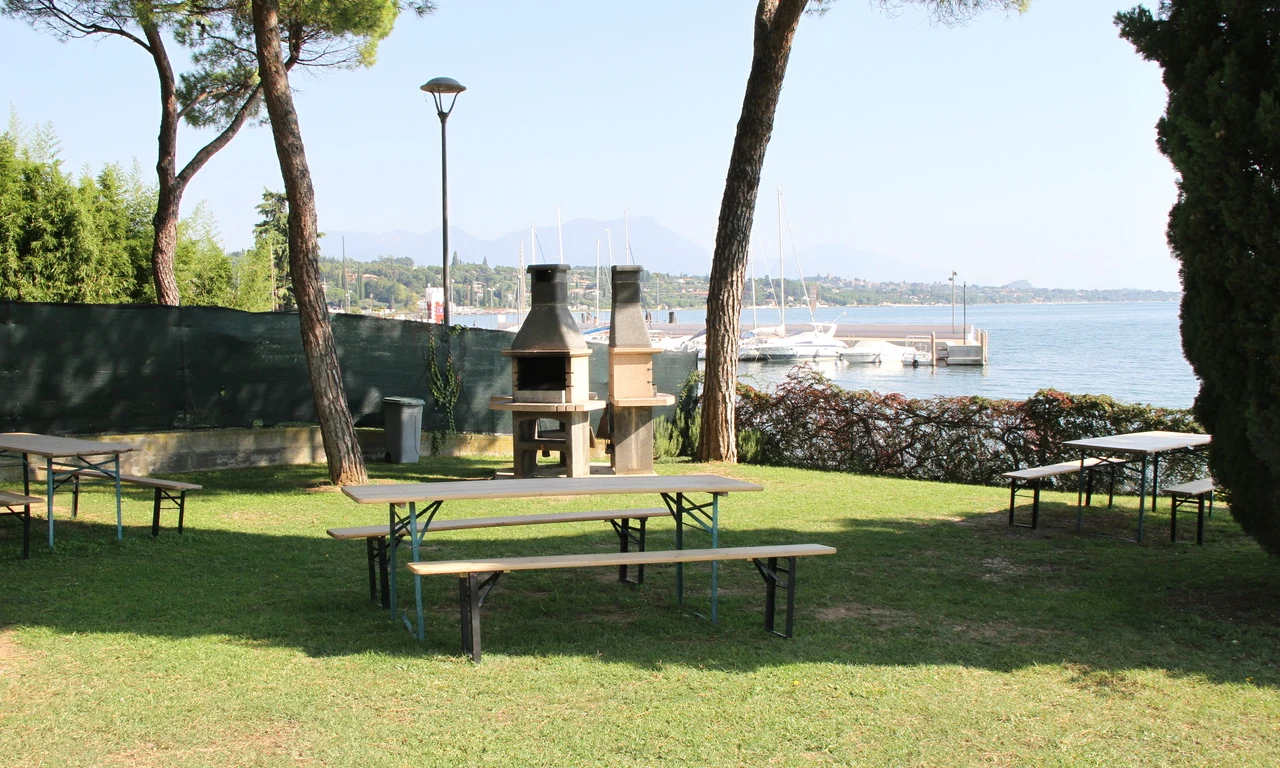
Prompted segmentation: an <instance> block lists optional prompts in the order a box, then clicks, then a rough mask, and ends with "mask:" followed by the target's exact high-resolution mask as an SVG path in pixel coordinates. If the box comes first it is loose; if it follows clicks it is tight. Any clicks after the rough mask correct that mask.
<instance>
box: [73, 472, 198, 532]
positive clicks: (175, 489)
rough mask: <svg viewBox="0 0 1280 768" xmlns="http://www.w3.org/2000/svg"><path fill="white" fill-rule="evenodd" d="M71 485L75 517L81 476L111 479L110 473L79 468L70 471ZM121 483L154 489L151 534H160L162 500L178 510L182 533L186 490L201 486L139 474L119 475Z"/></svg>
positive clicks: (196, 489)
mask: <svg viewBox="0 0 1280 768" xmlns="http://www.w3.org/2000/svg"><path fill="white" fill-rule="evenodd" d="M72 478H73V485H72V490H71V516H72V517H75V516H76V515H77V514H78V513H79V511H80V480H81V478H84V479H88V480H111V479H113V478H112V477H111V475H108V474H107V473H106V472H99V471H98V470H96V469H81V470H77V471H75V472H73V473H72ZM120 482H121V483H130V484H132V485H141V486H145V487H147V488H154V489H156V495H155V504H154V506H153V507H152V513H151V535H152V536H159V535H160V509H161V507H162V506H163V504H164V502H169V503H171V504H173V509H176V510H178V533H179V534H181V533H182V523H183V518H184V517H185V515H186V511H187V491H198V490H200V489H201V488H202V487H203V486H199V485H196V484H195V483H183V482H179V481H177V480H161V479H160V478H157V477H141V476H139V475H126V474H121V475H120Z"/></svg>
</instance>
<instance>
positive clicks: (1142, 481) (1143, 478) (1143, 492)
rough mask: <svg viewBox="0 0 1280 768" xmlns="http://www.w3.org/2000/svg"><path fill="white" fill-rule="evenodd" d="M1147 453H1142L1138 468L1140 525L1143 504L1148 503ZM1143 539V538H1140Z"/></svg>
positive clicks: (1139, 523)
mask: <svg viewBox="0 0 1280 768" xmlns="http://www.w3.org/2000/svg"><path fill="white" fill-rule="evenodd" d="M1148 458H1149V457H1148V456H1147V454H1145V453H1144V454H1142V467H1141V468H1140V469H1139V470H1138V526H1139V530H1141V526H1142V510H1143V509H1144V508H1145V507H1144V506H1143V505H1145V504H1146V503H1147V459H1148ZM1139 541H1141V539H1139Z"/></svg>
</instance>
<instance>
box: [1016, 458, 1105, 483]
mask: <svg viewBox="0 0 1280 768" xmlns="http://www.w3.org/2000/svg"><path fill="white" fill-rule="evenodd" d="M1117 463H1120V464H1123V463H1124V460H1123V459H1114V458H1110V457H1108V458H1099V457H1097V456H1090V457H1089V458H1087V459H1085V460H1084V468H1085V469H1091V468H1093V467H1096V466H1099V465H1101V464H1107V465H1111V464H1117ZM1079 471H1080V462H1079V461H1060V462H1058V463H1057V464H1046V465H1045V466H1043V467H1028V468H1026V469H1017V470H1014V471H1012V472H1004V473H1001V475H1000V476H1001V477H1007V478H1009V479H1010V480H1044V479H1045V478H1049V477H1057V476H1058V475H1069V474H1071V473H1072V472H1079Z"/></svg>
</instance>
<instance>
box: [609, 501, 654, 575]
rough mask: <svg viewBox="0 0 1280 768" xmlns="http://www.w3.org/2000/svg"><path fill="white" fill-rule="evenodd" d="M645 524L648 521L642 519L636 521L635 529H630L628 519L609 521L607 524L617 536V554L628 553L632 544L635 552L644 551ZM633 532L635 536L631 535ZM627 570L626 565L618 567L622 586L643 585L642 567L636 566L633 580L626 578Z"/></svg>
mask: <svg viewBox="0 0 1280 768" xmlns="http://www.w3.org/2000/svg"><path fill="white" fill-rule="evenodd" d="M647 522H648V520H646V519H645V518H643V517H642V518H640V519H639V520H636V527H635V528H632V527H631V520H630V518H622V519H621V520H610V521H609V523H610V524H611V525H612V526H613V530H614V532H615V533H617V534H618V551H619V552H630V551H631V545H632V544H635V545H636V551H637V552H644V551H645V543H644V539H645V530H646V525H645V524H646V523H647ZM633 532H634V534H635V535H632V533H633ZM629 568H630V566H626V565H620V566H618V581H620V582H622V583H623V584H643V583H644V566H643V565H637V566H636V577H635V579H634V580H633V579H630V578H628V577H627V574H628V571H629Z"/></svg>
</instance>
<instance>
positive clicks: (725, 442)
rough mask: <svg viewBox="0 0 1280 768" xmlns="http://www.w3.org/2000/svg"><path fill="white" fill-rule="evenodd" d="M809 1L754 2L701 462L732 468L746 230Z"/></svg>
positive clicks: (718, 270)
mask: <svg viewBox="0 0 1280 768" xmlns="http://www.w3.org/2000/svg"><path fill="white" fill-rule="evenodd" d="M806 2H807V0H760V3H759V5H758V6H757V7H756V25H755V45H754V53H753V55H752V58H751V74H750V75H749V76H748V77H747V91H746V94H745V95H744V96H743V99H742V116H741V117H740V118H739V119H738V130H737V134H736V135H735V136H734V139H733V153H732V154H731V155H730V156H729V173H728V175H727V176H726V178H725V184H724V197H723V198H721V201H720V220H719V224H718V227H717V229H716V247H715V255H714V257H713V258H712V261H711V280H710V285H709V286H708V288H709V294H708V296H707V367H706V380H705V384H704V385H703V391H702V434H701V435H700V437H699V440H698V460H699V461H728V462H736V461H737V460H738V448H737V441H736V440H735V437H734V435H735V425H734V401H735V393H736V390H737V382H738V333H739V330H740V317H741V315H742V288H743V283H744V282H745V281H746V277H747V258H748V249H749V247H750V244H751V226H752V222H753V220H754V218H755V210H756V195H757V194H758V192H759V190H760V170H761V168H762V167H763V166H764V153H765V149H766V148H767V147H768V146H769V137H770V136H771V135H772V134H773V116H774V113H775V112H776V111H777V108H778V97H779V96H780V95H781V93H782V80H783V77H784V76H785V75H786V71H787V59H788V58H789V57H790V55H791V42H792V40H794V39H795V33H796V27H797V26H798V25H799V23H800V15H801V14H802V13H803V12H804V8H805V4H806Z"/></svg>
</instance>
